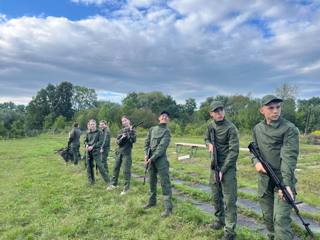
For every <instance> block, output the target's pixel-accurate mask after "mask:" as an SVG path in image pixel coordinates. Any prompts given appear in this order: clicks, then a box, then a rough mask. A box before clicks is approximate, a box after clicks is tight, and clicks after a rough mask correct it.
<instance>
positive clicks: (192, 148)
mask: <svg viewBox="0 0 320 240" xmlns="http://www.w3.org/2000/svg"><path fill="white" fill-rule="evenodd" d="M182 147H189V148H190V150H189V152H190V157H192V156H194V155H195V154H196V153H197V149H198V148H207V146H206V145H205V144H199V143H176V152H177V153H179V152H180V151H181V148H182Z"/></svg>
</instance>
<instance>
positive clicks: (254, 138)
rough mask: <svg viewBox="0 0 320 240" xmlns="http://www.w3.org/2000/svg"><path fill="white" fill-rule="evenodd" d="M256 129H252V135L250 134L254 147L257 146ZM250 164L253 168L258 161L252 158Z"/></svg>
mask: <svg viewBox="0 0 320 240" xmlns="http://www.w3.org/2000/svg"><path fill="white" fill-rule="evenodd" d="M255 131H256V129H255V128H254V129H253V133H252V141H253V142H254V144H255V145H256V146H258V142H257V137H256V132H255ZM251 160H252V164H253V166H255V165H256V164H257V163H258V162H259V161H258V159H256V158H255V157H254V156H253V157H252V159H251Z"/></svg>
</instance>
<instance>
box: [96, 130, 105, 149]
mask: <svg viewBox="0 0 320 240" xmlns="http://www.w3.org/2000/svg"><path fill="white" fill-rule="evenodd" d="M97 134H98V136H97V137H96V141H95V143H94V147H95V148H101V146H102V143H103V139H104V134H103V132H101V131H98V133H97Z"/></svg>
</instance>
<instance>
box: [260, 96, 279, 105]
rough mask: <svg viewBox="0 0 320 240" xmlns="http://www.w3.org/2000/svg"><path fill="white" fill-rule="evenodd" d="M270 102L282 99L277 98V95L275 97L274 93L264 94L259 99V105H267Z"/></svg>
mask: <svg viewBox="0 0 320 240" xmlns="http://www.w3.org/2000/svg"><path fill="white" fill-rule="evenodd" d="M271 102H277V103H278V102H282V99H281V98H278V97H276V96H274V95H266V96H264V97H263V98H262V100H261V106H265V105H268V104H269V103H271Z"/></svg>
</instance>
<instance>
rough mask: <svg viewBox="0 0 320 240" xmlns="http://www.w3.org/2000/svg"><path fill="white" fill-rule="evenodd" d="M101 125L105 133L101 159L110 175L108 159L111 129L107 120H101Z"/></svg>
mask: <svg viewBox="0 0 320 240" xmlns="http://www.w3.org/2000/svg"><path fill="white" fill-rule="evenodd" d="M99 127H100V129H101V131H102V133H103V141H102V145H101V147H100V157H101V161H102V163H103V165H104V167H105V169H106V172H107V174H108V175H109V169H108V163H107V161H108V155H109V151H110V131H109V128H108V125H107V122H106V121H105V120H101V121H100V123H99Z"/></svg>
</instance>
